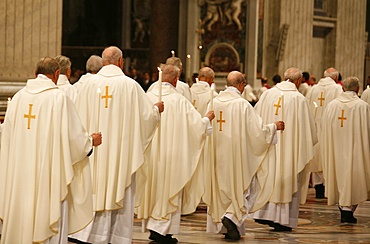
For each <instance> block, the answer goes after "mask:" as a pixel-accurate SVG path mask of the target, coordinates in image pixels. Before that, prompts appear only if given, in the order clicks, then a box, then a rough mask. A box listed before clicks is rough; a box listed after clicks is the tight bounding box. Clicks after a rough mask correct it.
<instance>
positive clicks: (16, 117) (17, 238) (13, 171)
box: [0, 58, 101, 243]
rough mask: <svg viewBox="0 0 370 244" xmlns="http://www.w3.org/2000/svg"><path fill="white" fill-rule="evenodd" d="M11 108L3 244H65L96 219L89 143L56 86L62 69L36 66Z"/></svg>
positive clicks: (3, 177)
mask: <svg viewBox="0 0 370 244" xmlns="http://www.w3.org/2000/svg"><path fill="white" fill-rule="evenodd" d="M35 75H36V76H37V78H36V79H29V80H28V81H27V84H26V86H25V87H24V88H23V89H21V90H20V91H19V92H17V93H16V94H15V95H14V97H13V99H12V101H11V102H10V104H9V106H8V109H7V113H6V116H5V121H4V128H3V133H2V138H1V139H2V142H1V145H2V146H1V158H0V168H1V170H0V219H2V220H3V230H2V235H1V243H67V242H68V240H67V235H68V234H70V233H74V232H76V231H79V230H81V229H82V228H84V227H85V226H86V225H87V224H88V223H89V222H90V221H91V220H92V218H93V208H92V207H93V206H92V204H93V202H92V192H91V176H90V165H89V162H88V159H87V155H89V154H91V150H92V146H97V145H99V144H100V143H101V135H100V134H95V133H94V134H92V137H89V135H88V133H87V132H86V131H85V129H84V127H83V126H82V123H81V121H80V119H79V116H78V114H77V111H76V109H75V106H74V104H73V103H72V102H71V100H70V99H69V98H67V96H66V95H65V94H64V92H62V91H60V90H59V89H58V87H57V86H56V82H57V80H58V76H59V64H58V62H57V61H56V60H54V59H53V58H43V59H41V60H40V61H39V62H38V63H37V67H36V70H35Z"/></svg>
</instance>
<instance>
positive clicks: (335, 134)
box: [320, 92, 370, 206]
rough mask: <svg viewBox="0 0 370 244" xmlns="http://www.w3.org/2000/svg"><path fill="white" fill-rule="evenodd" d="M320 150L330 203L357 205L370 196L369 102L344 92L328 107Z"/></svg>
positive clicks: (322, 124)
mask: <svg viewBox="0 0 370 244" xmlns="http://www.w3.org/2000/svg"><path fill="white" fill-rule="evenodd" d="M321 126H322V134H321V138H320V139H321V146H320V149H321V154H322V159H323V162H324V169H323V171H324V177H325V182H326V186H325V196H326V197H327V198H328V205H334V204H337V203H338V204H339V205H340V206H352V205H357V204H359V203H361V202H363V201H366V200H367V199H369V198H370V195H369V194H370V153H369V148H370V105H368V104H367V103H366V102H364V101H362V100H361V99H359V98H358V97H357V95H356V93H355V92H344V93H342V94H341V95H339V96H338V97H337V98H336V99H335V100H333V101H332V102H331V103H330V104H329V105H328V106H327V108H326V110H325V112H324V115H323V118H322V122H321Z"/></svg>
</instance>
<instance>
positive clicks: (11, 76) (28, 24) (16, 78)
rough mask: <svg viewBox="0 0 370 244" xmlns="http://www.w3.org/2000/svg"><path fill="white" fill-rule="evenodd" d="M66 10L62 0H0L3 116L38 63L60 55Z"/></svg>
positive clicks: (0, 85)
mask: <svg viewBox="0 0 370 244" xmlns="http://www.w3.org/2000/svg"><path fill="white" fill-rule="evenodd" d="M62 7H63V1H62V0H6V1H4V0H3V1H0V12H1V13H2V14H1V15H0V115H3V114H4V111H5V107H6V100H7V97H11V96H13V95H14V93H15V92H16V91H18V90H19V89H20V88H21V87H22V86H23V85H24V84H25V82H26V80H27V79H28V78H33V77H34V69H35V65H36V63H37V61H38V60H39V59H40V58H42V57H45V56H50V57H54V56H56V55H57V54H60V52H61V46H62ZM20 84H21V85H20Z"/></svg>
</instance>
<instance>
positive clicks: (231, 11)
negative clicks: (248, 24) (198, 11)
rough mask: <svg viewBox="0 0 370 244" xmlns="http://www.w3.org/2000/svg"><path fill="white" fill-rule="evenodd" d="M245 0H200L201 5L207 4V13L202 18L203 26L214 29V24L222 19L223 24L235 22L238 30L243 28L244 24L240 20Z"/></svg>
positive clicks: (209, 29)
mask: <svg viewBox="0 0 370 244" xmlns="http://www.w3.org/2000/svg"><path fill="white" fill-rule="evenodd" d="M243 1H245V0H231V1H230V0H199V2H198V3H199V6H201V7H202V6H204V5H205V4H206V14H205V17H204V18H203V20H202V24H203V26H205V25H206V26H205V28H206V29H207V30H208V31H211V30H212V26H213V25H214V24H215V23H216V22H217V21H221V23H222V24H223V25H232V24H233V23H235V24H236V25H237V27H238V30H241V29H242V24H241V22H240V20H239V15H240V13H241V4H242V2H243Z"/></svg>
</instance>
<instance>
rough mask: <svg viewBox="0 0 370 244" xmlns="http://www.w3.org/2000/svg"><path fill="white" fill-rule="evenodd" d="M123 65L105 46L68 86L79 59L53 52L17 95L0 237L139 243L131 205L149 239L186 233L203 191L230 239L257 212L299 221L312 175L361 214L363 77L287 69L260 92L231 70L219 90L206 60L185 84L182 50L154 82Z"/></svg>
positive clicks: (219, 229)
mask: <svg viewBox="0 0 370 244" xmlns="http://www.w3.org/2000/svg"><path fill="white" fill-rule="evenodd" d="M123 64H124V59H123V55H122V51H121V50H120V49H119V48H117V47H114V46H111V47H108V48H106V49H105V50H104V51H103V53H102V56H101V57H100V56H97V55H93V56H91V57H90V58H89V59H88V61H87V63H86V71H87V73H86V74H85V75H83V76H82V77H81V78H80V79H79V80H78V81H77V82H76V83H74V84H73V85H72V84H71V83H70V76H71V61H70V60H69V58H68V57H65V56H62V55H59V56H57V57H55V58H50V57H45V58H42V59H40V60H39V62H38V63H37V64H36V69H35V78H33V79H29V80H28V81H27V83H26V85H25V87H24V88H23V89H21V90H20V91H19V92H17V93H16V94H15V95H14V96H13V98H12V100H11V101H10V102H9V105H8V108H7V112H6V115H5V119H4V123H3V124H2V126H1V144H0V146H1V151H0V169H1V170H0V231H1V232H0V233H1V237H0V238H1V243H2V244H5V243H68V241H70V242H75V243H112V244H115V243H131V242H132V235H133V224H134V217H135V216H136V218H138V219H142V228H143V230H148V231H149V233H148V235H149V236H148V238H149V239H150V240H152V241H153V242H155V243H176V242H178V240H177V238H176V237H174V236H173V235H176V234H179V232H180V231H181V230H180V220H181V215H182V214H191V213H193V212H195V211H196V209H197V206H198V205H199V203H200V202H203V203H204V204H206V205H207V226H206V231H207V232H212V233H220V234H223V236H222V235H220V238H225V239H226V240H232V241H237V240H239V239H240V237H241V236H243V235H244V234H245V226H244V222H245V220H246V219H247V218H249V219H254V220H255V221H256V222H257V223H260V224H263V225H269V226H270V227H271V228H273V229H274V230H275V231H292V229H294V228H296V227H297V224H298V213H299V205H300V204H304V203H305V200H306V196H307V190H308V187H309V185H311V186H313V187H315V189H316V197H317V198H327V204H328V205H336V204H337V205H338V208H339V211H340V216H341V218H340V222H342V223H350V224H355V223H357V219H356V218H355V217H354V212H355V209H356V207H357V205H358V204H359V203H361V202H364V201H366V200H368V199H369V197H370V153H369V149H370V105H369V104H370V89H367V90H365V91H364V92H363V93H362V95H361V98H359V96H358V94H359V88H360V86H359V83H360V81H359V79H358V78H356V77H347V78H345V79H344V81H343V82H342V85H340V84H338V79H339V77H340V74H339V72H338V71H337V70H336V69H334V68H328V69H327V70H325V71H324V73H323V78H321V79H319V81H318V82H317V84H316V83H315V84H314V85H313V84H312V83H311V82H310V76H309V74H308V73H307V72H302V71H301V70H300V69H299V68H296V67H290V68H288V69H287V70H286V72H285V73H284V75H283V79H282V81H281V82H279V81H277V82H276V84H275V85H274V86H273V87H271V88H270V87H269V86H268V85H267V79H263V82H262V86H263V89H261V90H259V91H257V92H253V90H252V89H251V87H250V85H248V84H247V81H246V79H245V75H244V74H242V73H241V72H239V71H231V72H230V73H229V74H228V75H227V78H226V83H225V89H224V90H222V91H219V93H218V92H216V90H215V86H214V78H215V73H214V71H213V70H212V69H211V68H210V67H203V68H201V69H200V70H199V73H198V77H197V80H196V82H195V83H194V84H193V85H192V86H191V87H189V85H188V84H187V83H185V82H183V81H181V80H179V77H180V75H181V73H182V63H181V60H180V59H179V58H177V57H174V56H172V57H170V58H168V59H167V60H166V62H165V63H164V64H161V65H160V67H159V69H158V70H159V71H158V80H157V81H156V82H154V83H152V84H151V85H150V87H149V88H148V89H147V92H145V91H144V90H143V88H142V87H141V86H140V84H139V83H138V82H136V81H135V80H134V79H132V78H130V77H129V76H127V75H125V74H124V72H123V70H122V68H123ZM274 79H275V77H274ZM276 80H278V79H277V78H276ZM250 98H252V100H253V99H255V100H254V101H252V100H251V99H250ZM248 100H249V101H248ZM252 105H253V106H252ZM338 213H339V212H338Z"/></svg>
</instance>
